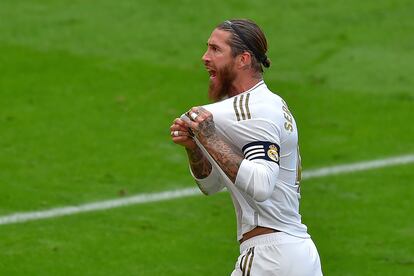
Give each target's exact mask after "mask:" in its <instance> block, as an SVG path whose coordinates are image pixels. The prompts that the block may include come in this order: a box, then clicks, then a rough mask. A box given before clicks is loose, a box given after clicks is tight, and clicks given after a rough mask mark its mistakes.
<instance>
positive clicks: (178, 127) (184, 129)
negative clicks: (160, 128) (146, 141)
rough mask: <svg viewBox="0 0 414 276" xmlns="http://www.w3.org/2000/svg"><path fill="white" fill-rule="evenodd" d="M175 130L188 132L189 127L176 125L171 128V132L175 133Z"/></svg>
mask: <svg viewBox="0 0 414 276" xmlns="http://www.w3.org/2000/svg"><path fill="white" fill-rule="evenodd" d="M175 130H180V131H188V127H187V126H185V127H183V126H181V125H176V124H174V125H172V126H171V127H170V131H175Z"/></svg>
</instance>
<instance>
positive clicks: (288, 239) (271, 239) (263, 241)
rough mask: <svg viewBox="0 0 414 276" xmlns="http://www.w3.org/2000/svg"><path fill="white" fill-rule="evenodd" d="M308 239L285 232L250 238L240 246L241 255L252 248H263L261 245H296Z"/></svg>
mask: <svg viewBox="0 0 414 276" xmlns="http://www.w3.org/2000/svg"><path fill="white" fill-rule="evenodd" d="M304 239H307V238H299V237H295V236H292V235H289V234H286V233H284V232H275V233H270V234H263V235H259V236H255V237H253V238H250V239H248V240H246V241H244V242H242V243H241V244H240V254H242V253H243V252H244V251H246V250H247V249H249V248H251V247H255V246H261V245H272V244H273V245H278V244H286V243H295V242H300V241H303V240H304Z"/></svg>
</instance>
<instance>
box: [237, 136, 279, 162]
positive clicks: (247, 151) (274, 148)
mask: <svg viewBox="0 0 414 276" xmlns="http://www.w3.org/2000/svg"><path fill="white" fill-rule="evenodd" d="M242 151H243V154H244V158H246V159H247V160H256V159H264V160H267V161H271V162H275V163H277V164H279V161H280V155H279V152H280V147H279V146H278V145H277V144H275V143H272V142H268V141H254V142H251V143H248V144H247V145H245V146H244V147H243V148H242Z"/></svg>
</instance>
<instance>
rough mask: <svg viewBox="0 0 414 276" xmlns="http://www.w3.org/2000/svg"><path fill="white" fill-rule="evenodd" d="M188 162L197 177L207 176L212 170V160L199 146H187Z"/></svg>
mask: <svg viewBox="0 0 414 276" xmlns="http://www.w3.org/2000/svg"><path fill="white" fill-rule="evenodd" d="M186 151H187V156H188V162H189V164H190V167H191V171H192V172H193V174H194V176H195V177H196V178H199V179H201V178H206V177H207V176H208V175H209V174H210V173H211V170H212V167H211V164H210V162H209V161H208V160H207V158H206V157H205V156H204V154H203V152H202V151H201V149H200V148H199V147H195V148H194V149H189V148H186Z"/></svg>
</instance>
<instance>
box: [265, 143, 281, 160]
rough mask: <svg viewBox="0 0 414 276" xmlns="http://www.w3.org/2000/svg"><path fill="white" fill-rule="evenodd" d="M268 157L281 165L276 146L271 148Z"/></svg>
mask: <svg viewBox="0 0 414 276" xmlns="http://www.w3.org/2000/svg"><path fill="white" fill-rule="evenodd" d="M267 156H268V157H269V158H270V159H272V160H273V161H275V162H276V163H279V150H278V149H277V147H276V146H275V145H270V146H269V149H268V150H267Z"/></svg>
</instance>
